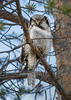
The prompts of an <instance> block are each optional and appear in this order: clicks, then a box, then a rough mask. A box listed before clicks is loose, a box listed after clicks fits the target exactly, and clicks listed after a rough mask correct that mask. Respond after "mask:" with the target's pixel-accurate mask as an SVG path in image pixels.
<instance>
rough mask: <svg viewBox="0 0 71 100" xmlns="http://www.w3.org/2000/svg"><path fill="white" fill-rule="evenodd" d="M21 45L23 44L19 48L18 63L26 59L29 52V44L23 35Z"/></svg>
mask: <svg viewBox="0 0 71 100" xmlns="http://www.w3.org/2000/svg"><path fill="white" fill-rule="evenodd" d="M22 45H23V46H22V48H21V54H20V59H19V61H20V63H23V62H24V61H26V60H27V56H28V53H29V44H27V43H26V40H25V37H24V38H23V41H22Z"/></svg>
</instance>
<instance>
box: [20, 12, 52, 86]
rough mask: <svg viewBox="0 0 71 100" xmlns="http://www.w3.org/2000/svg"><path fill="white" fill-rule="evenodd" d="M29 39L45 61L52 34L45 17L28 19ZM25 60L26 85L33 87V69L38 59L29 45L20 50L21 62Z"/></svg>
mask: <svg viewBox="0 0 71 100" xmlns="http://www.w3.org/2000/svg"><path fill="white" fill-rule="evenodd" d="M28 32H29V36H30V39H31V40H32V42H33V44H34V45H35V46H36V47H37V48H39V50H40V52H41V53H42V54H43V57H44V59H46V57H47V55H48V52H49V51H50V49H51V45H52V38H53V37H52V34H51V30H50V23H49V20H48V18H47V17H46V16H43V15H38V14H37V15H34V16H32V17H31V19H30V26H29V29H28ZM25 43H26V41H25V37H24V38H23V44H25ZM25 58H26V61H27V67H28V76H27V79H28V85H32V86H34V84H35V77H36V76H35V67H36V66H37V64H38V63H39V60H40V59H39V58H38V57H37V55H36V54H35V53H34V51H33V50H32V48H31V47H30V45H29V44H27V43H26V44H25V45H24V46H23V47H22V50H21V61H22V62H23V61H24V59H25Z"/></svg>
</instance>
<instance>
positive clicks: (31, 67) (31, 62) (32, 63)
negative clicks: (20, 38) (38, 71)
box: [27, 53, 38, 87]
mask: <svg viewBox="0 0 71 100" xmlns="http://www.w3.org/2000/svg"><path fill="white" fill-rule="evenodd" d="M37 62H38V61H37V57H36V55H35V54H33V53H29V56H28V71H29V72H28V75H27V80H28V85H32V87H34V86H35V79H36V75H35V67H36V65H37Z"/></svg>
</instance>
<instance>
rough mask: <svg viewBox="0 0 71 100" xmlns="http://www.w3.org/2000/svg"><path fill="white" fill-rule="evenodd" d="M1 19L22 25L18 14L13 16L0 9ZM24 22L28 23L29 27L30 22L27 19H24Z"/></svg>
mask: <svg viewBox="0 0 71 100" xmlns="http://www.w3.org/2000/svg"><path fill="white" fill-rule="evenodd" d="M0 19H5V20H8V21H12V22H14V23H17V24H20V21H19V18H18V16H17V15H16V14H12V13H10V12H8V11H6V10H2V9H0ZM22 21H23V22H25V23H26V25H27V27H28V23H29V21H28V20H27V19H26V18H24V17H23V18H22Z"/></svg>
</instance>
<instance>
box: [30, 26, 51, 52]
mask: <svg viewBox="0 0 71 100" xmlns="http://www.w3.org/2000/svg"><path fill="white" fill-rule="evenodd" d="M29 34H30V38H31V39H32V40H33V43H34V44H35V46H37V47H39V48H41V49H42V50H43V53H44V54H48V52H49V51H50V48H51V44H52V39H48V38H52V35H51V32H49V31H47V30H43V29H40V28H38V27H32V28H31V29H30V30H29Z"/></svg>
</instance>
